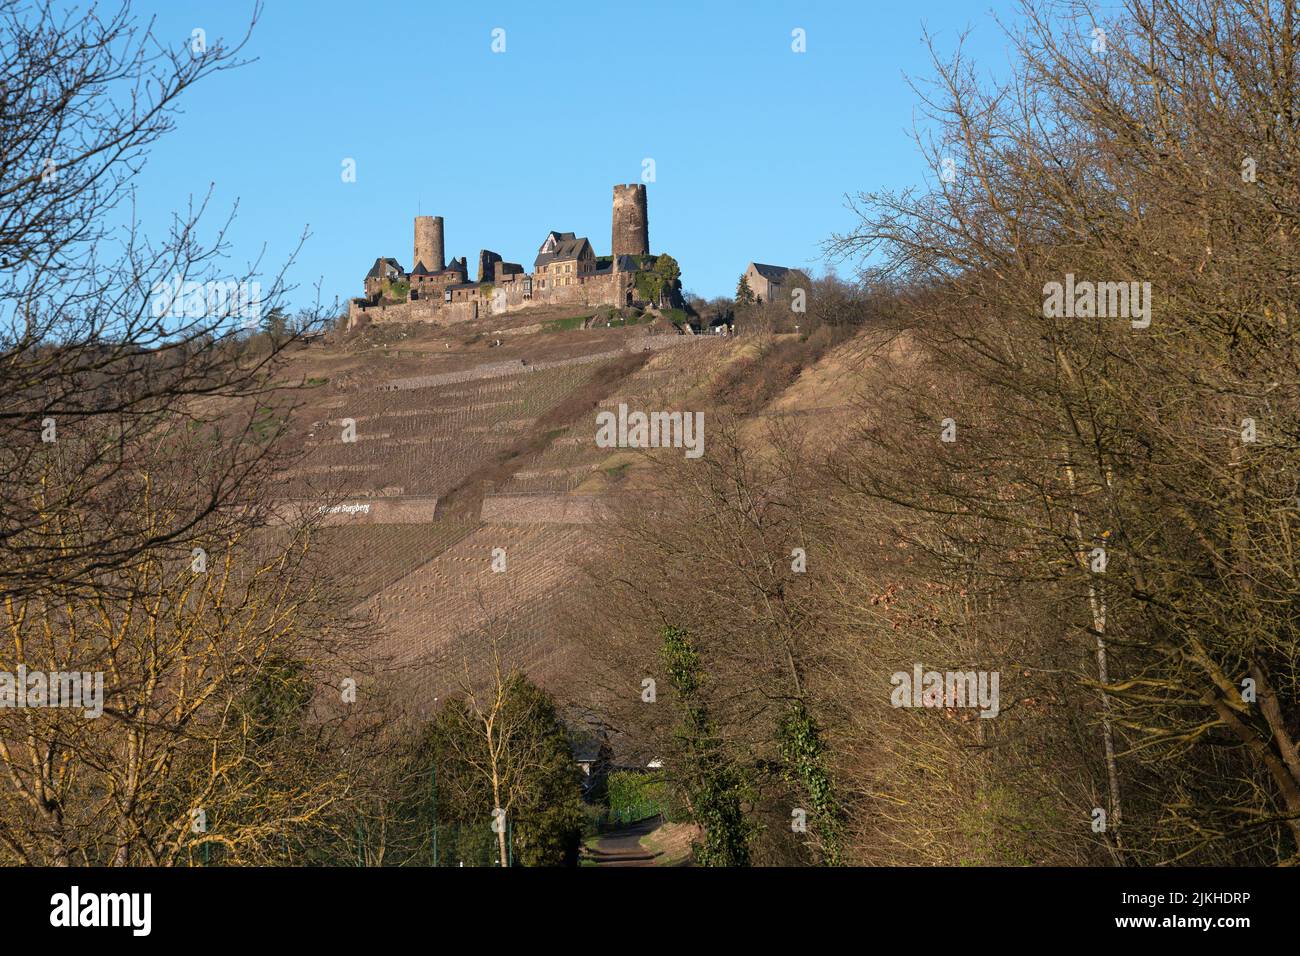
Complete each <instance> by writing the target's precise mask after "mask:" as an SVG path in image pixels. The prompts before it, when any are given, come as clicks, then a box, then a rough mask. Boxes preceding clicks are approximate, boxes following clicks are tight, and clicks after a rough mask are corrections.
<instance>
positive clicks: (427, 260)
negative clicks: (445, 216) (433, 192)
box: [411, 216, 446, 272]
mask: <svg viewBox="0 0 1300 956" xmlns="http://www.w3.org/2000/svg"><path fill="white" fill-rule="evenodd" d="M442 255H443V250H442V217H441V216H416V217H415V257H414V259H413V261H412V262H411V269H412V270H414V269H415V267H416V266H417V265H419V264H420V263H423V264H424V267H425V268H426V269H428V270H429V271H430V272H441V271H442V270H443V269H444V268H445V267H446V263H445V262H444V261H443V258H442Z"/></svg>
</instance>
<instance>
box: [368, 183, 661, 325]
mask: <svg viewBox="0 0 1300 956" xmlns="http://www.w3.org/2000/svg"><path fill="white" fill-rule="evenodd" d="M611 247H612V248H611V254H610V255H608V256H597V255H596V253H595V250H594V249H593V248H592V246H591V243H590V242H589V241H588V240H587V238H586V237H585V236H578V235H576V234H574V233H572V232H556V231H554V230H552V231H551V232H548V233H547V234H546V238H545V239H544V240H543V241H542V244H541V246H540V247H539V248H538V250H537V257H536V258H535V259H534V260H533V267H532V271H528V270H526V269H525V268H524V267H523V266H522V265H520V264H519V263H517V262H506V261H504V260H503V259H502V258H501V256H500V255H498V254H497V253H495V252H493V251H492V250H491V249H483V250H480V251H479V254H478V279H477V280H472V279H471V278H470V275H469V262H468V260H467V259H466V258H465V257H464V256H462V257H461V258H459V259H452V260H451V261H450V262H448V261H446V260H445V258H444V255H445V248H446V245H445V235H444V232H443V219H442V217H441V216H416V217H415V247H414V249H413V251H412V256H411V258H412V264H411V271H410V272H407V271H406V270H405V269H403V268H402V266H401V264H400V263H399V262H398V261H397V260H396V259H393V258H389V257H380V258H378V259H376V260H375V263H374V265H373V266H371V267H370V271H369V272H367V273H366V277H365V296H364V298H359V299H353V300H352V302H351V305H350V307H349V309H348V328H352V327H354V326H356V325H358V324H361V323H364V322H379V321H384V322H441V323H445V322H459V321H468V320H470V319H475V318H478V317H479V316H481V315H497V314H500V313H504V312H510V311H515V310H517V309H526V308H530V307H533V306H537V305H581V306H601V305H608V306H616V307H627V306H633V305H642V306H644V305H671V304H675V303H674V302H672V301H671V299H672V298H673V297H674V296H675V295H676V290H675V289H673V288H668V287H663V286H661V285H658V284H656V283H653V282H645V281H642V282H638V281H637V276H638V274H639V273H651V272H652V270H653V269H654V265H655V261H656V259H657V257H656V256H652V255H650V217H649V213H648V212H647V209H646V188H645V186H644V185H643V184H640V183H633V184H630V185H626V186H624V185H619V186H615V187H614V210H613V229H612V235H611ZM651 289H654V290H656V291H655V292H653V293H651V292H649V291H648V290H651ZM647 295H651V296H653V298H654V299H655V301H650V300H649V299H647V298H646V297H645V296H647Z"/></svg>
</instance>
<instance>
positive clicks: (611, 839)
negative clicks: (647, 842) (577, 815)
mask: <svg viewBox="0 0 1300 956" xmlns="http://www.w3.org/2000/svg"><path fill="white" fill-rule="evenodd" d="M662 822H663V821H662V820H661V819H660V818H659V817H652V818H651V819H649V820H642V821H641V822H640V823H633V824H631V825H630V826H626V827H620V828H619V829H617V830H611V831H609V832H608V833H605V834H602V835H601V836H600V838H599V839H598V840H596V844H595V846H593V847H589V848H588V849H587V854H588V856H587V858H588V859H589V860H592V861H594V862H595V864H596V866H654V865H655V862H654V860H655V855H656V854H654V853H651V852H650V851H649V850H647V849H645V847H643V846H641V838H642V837H643V836H645V835H646V834H648V833H653V832H654V831H655V830H657V829H659V827H660V825H661V824H662Z"/></svg>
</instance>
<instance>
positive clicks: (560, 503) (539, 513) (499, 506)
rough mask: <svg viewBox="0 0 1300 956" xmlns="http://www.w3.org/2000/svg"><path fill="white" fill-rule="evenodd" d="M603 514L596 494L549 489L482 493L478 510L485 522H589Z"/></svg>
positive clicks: (602, 517) (605, 511) (602, 503)
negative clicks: (550, 491)
mask: <svg viewBox="0 0 1300 956" xmlns="http://www.w3.org/2000/svg"><path fill="white" fill-rule="evenodd" d="M607 517H608V505H607V504H606V502H605V500H604V498H603V497H602V496H600V495H565V494H551V493H536V494H518V495H485V496H484V498H483V508H482V510H481V511H480V512H479V520H480V521H483V522H484V523H485V524H591V523H593V522H598V521H602V520H605V519H606V518H607Z"/></svg>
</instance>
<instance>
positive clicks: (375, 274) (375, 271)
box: [354, 256, 406, 279]
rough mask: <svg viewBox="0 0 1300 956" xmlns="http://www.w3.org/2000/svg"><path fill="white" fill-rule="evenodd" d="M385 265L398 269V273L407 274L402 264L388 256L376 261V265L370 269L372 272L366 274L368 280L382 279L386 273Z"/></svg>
mask: <svg viewBox="0 0 1300 956" xmlns="http://www.w3.org/2000/svg"><path fill="white" fill-rule="evenodd" d="M385 265H389V266H392V267H393V268H394V269H396V270H397V271H398V272H400V273H402V274H403V275H405V274H406V272H405V270H404V269H403V268H402V266H401V264H400V263H399V262H398V261H397V260H396V259H390V258H388V257H387V256H380V257H379V258H378V259H376V260H375V264H374V265H373V266H371V267H370V271H369V272H367V273H366V278H367V279H378V278H381V277H382V276H383V274H384V271H385V270H384V266H385ZM354 274H355V273H354Z"/></svg>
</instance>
